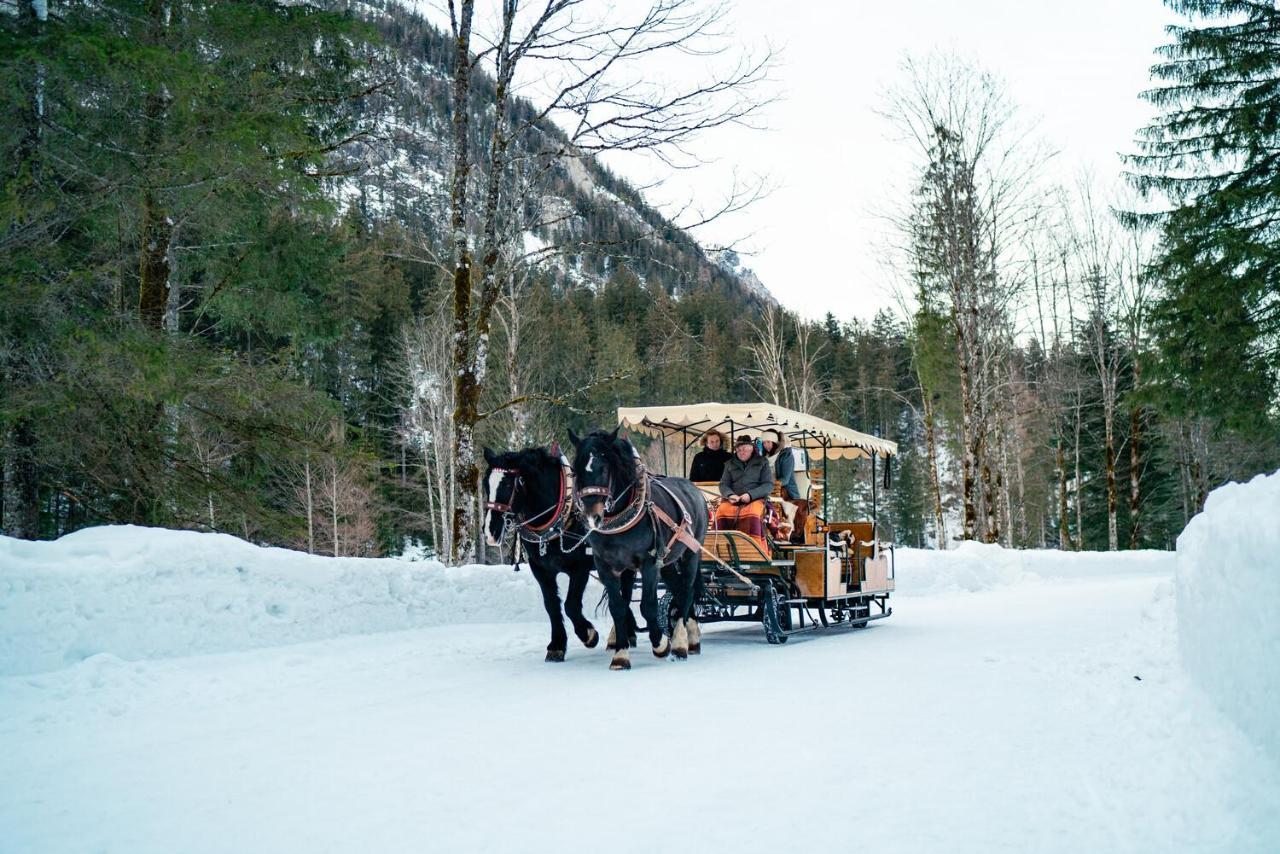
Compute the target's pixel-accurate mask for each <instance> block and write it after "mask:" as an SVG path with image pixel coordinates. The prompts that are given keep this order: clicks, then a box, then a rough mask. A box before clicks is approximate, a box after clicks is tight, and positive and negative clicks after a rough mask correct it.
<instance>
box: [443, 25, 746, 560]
mask: <svg viewBox="0 0 1280 854" xmlns="http://www.w3.org/2000/svg"><path fill="white" fill-rule="evenodd" d="M475 6H476V4H475V2H474V0H450V2H449V15H450V24H451V33H452V36H453V45H454V47H453V55H454V57H453V86H452V107H453V125H452V129H451V131H452V132H451V138H450V143H451V145H452V154H453V170H452V175H451V177H450V202H449V211H450V214H449V222H450V234H449V240H450V245H451V258H450V263H449V267H450V271H451V279H452V283H453V299H452V309H453V316H452V355H451V376H452V378H453V386H454V406H455V408H454V411H453V424H452V428H453V448H452V451H453V457H454V459H455V462H454V465H455V466H456V472H457V474H456V477H457V484H458V486H459V487H460V488H461V490H460V491H461V494H462V495H463V496H464V497H463V498H462V499H461V500H459V501H458V502H457V503H456V505H455V506H454V507H453V517H452V523H451V535H450V540H451V548H450V554H451V555H452V557H453V558H454V559H455V560H461V559H463V558H465V557H466V556H468V555H470V554H472V553H473V549H474V545H473V543H474V541H473V539H472V533H471V532H472V531H473V529H474V527H475V522H476V505H475V502H474V500H473V499H472V498H471V496H472V495H474V494H475V493H476V492H477V489H478V483H477V481H478V477H479V471H478V467H477V463H476V449H475V432H476V427H477V425H478V424H479V422H480V421H481V420H482V417H483V415H484V413H482V412H481V409H480V399H481V392H482V390H483V389H484V388H485V385H486V368H487V365H488V357H489V353H488V342H489V332H490V326H491V323H492V320H493V311H494V306H495V305H496V303H497V301H498V298H499V296H500V294H501V292H502V283H501V282H500V276H501V275H502V271H503V270H504V269H507V268H508V265H507V264H506V263H505V262H506V259H505V258H504V246H503V241H502V239H501V234H500V232H501V220H502V218H503V215H504V213H503V212H504V209H506V208H508V207H509V206H510V205H512V204H515V203H516V201H517V200H515V199H513V198H512V197H511V195H510V194H505V193H504V188H506V187H507V186H508V185H507V182H508V179H509V173H510V169H509V167H510V165H511V162H510V161H511V150H512V143H513V141H514V140H515V139H517V138H519V137H520V136H521V135H522V134H523V133H525V132H526V131H527V130H528V129H529V128H530V127H532V126H534V125H540V124H542V123H544V122H546V121H548V120H551V121H557V122H559V123H560V125H561V126H562V127H564V128H566V133H565V135H564V137H563V138H562V139H560V140H558V141H557V143H556V145H555V147H554V149H553V150H551V151H549V152H546V154H547V155H548V156H550V157H551V158H553V159H554V158H565V157H569V158H572V157H578V156H582V155H583V154H587V155H598V154H601V153H604V152H649V153H652V154H655V155H656V156H658V157H659V158H666V159H668V160H670V158H672V157H679V156H683V155H686V154H687V152H688V149H687V146H688V145H689V144H690V143H691V142H692V141H693V140H694V139H695V138H696V137H697V136H698V135H699V134H701V133H702V132H704V131H706V130H709V129H712V128H715V127H719V126H722V125H726V124H731V123H735V122H743V121H745V120H747V119H748V118H749V117H750V116H751V115H752V114H753V113H754V112H755V110H756V109H757V108H758V106H759V104H760V101H759V100H757V99H755V98H754V97H753V94H752V92H753V89H754V87H755V86H756V85H757V84H759V83H761V82H762V81H763V80H764V79H765V73H766V69H767V67H768V57H767V56H766V57H764V58H762V59H758V60H752V59H749V58H747V59H739V60H737V61H736V62H731V63H728V64H727V65H725V66H724V67H722V68H720V69H718V70H714V71H713V72H712V73H711V74H710V76H708V77H706V78H703V79H698V80H693V81H692V82H685V83H683V84H678V85H675V86H665V87H664V86H661V85H654V84H652V83H649V82H645V81H644V79H643V77H641V76H640V75H639V74H638V73H637V68H638V67H639V65H641V64H643V65H645V66H646V67H653V66H654V64H655V63H661V62H662V61H663V58H664V57H665V56H667V55H676V56H679V55H684V54H688V53H690V52H696V51H702V52H704V53H706V54H708V55H709V56H711V57H713V58H714V57H720V58H722V59H723V58H728V57H729V56H730V54H728V53H726V52H725V51H726V50H727V48H725V47H723V46H720V47H716V46H715V45H716V42H717V40H723V36H724V34H723V33H722V32H721V31H720V27H721V25H722V23H723V21H724V9H723V8H722V7H710V8H707V9H703V8H702V7H699V6H698V5H696V4H695V3H693V2H691V0H653V2H652V3H651V4H650V5H649V6H648V7H647V8H645V9H644V10H643V11H642V12H641V14H639V15H637V16H636V17H634V18H627V17H626V14H625V12H624V11H620V10H617V9H616V8H615V9H612V10H611V11H610V12H609V13H608V15H606V16H605V17H602V18H599V19H596V20H591V19H590V18H589V17H588V14H587V13H588V9H589V6H588V5H587V4H586V3H585V2H584V0H546V2H545V3H544V4H540V5H539V6H536V7H534V8H533V9H532V10H531V11H530V12H529V13H528V14H524V13H522V11H521V9H520V7H519V3H518V2H517V0H502V3H501V8H500V11H499V13H498V14H497V15H496V16H494V17H495V20H496V25H495V34H494V35H493V37H491V38H487V39H477V38H476V37H475V33H474V29H473V25H474V21H475V12H476V9H475ZM473 43H474V44H483V45H484V46H483V47H482V48H481V49H479V50H476V49H474V47H473ZM525 64H530V65H534V66H537V70H538V71H539V72H541V73H540V76H541V78H542V79H544V80H549V81H552V82H551V89H550V91H549V92H548V93H547V94H546V95H545V96H544V97H542V98H540V99H539V100H540V109H539V110H538V111H537V112H536V114H535V115H534V116H533V117H532V118H530V119H529V120H528V121H527V122H523V123H513V122H511V121H509V119H508V109H509V106H510V103H511V97H512V92H513V85H514V84H515V82H516V79H517V78H516V75H517V72H518V70H519V69H520V68H521V67H522V66H524V65H525ZM711 64H712V63H709V65H711ZM482 68H483V69H485V70H491V73H492V77H493V81H494V89H493V93H494V94H493V103H492V105H491V106H492V109H493V127H492V132H491V133H490V136H489V139H488V140H487V143H486V145H485V148H484V150H483V151H481V152H476V151H473V150H472V145H471V135H470V129H469V122H470V119H469V117H470V112H471V100H472V93H473V82H474V79H475V74H476V73H477V71H478V70H480V69H482ZM477 167H479V168H480V169H481V170H482V171H483V179H484V184H483V187H482V189H481V192H480V199H479V204H478V205H477V204H476V203H474V202H473V201H472V197H471V196H470V195H469V187H470V183H471V175H472V172H473V170H475V169H476V168H477ZM473 229H474V232H475V235H476V236H475V240H474V244H473V239H472V233H473ZM473 245H475V246H477V247H478V263H477V257H476V255H475V254H474V253H473V249H472V247H473ZM500 409H505V407H500ZM491 411H493V410H491Z"/></svg>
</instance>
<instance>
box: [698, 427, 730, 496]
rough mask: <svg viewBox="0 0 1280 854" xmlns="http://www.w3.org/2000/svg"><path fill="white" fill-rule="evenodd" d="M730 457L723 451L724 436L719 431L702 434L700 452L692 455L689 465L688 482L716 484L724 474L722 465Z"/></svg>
mask: <svg viewBox="0 0 1280 854" xmlns="http://www.w3.org/2000/svg"><path fill="white" fill-rule="evenodd" d="M732 456H733V454H731V453H729V452H728V451H726V450H725V449H724V434H723V433H721V432H720V431H719V430H708V431H707V432H705V433H703V434H702V450H701V451H698V453H696V454H694V455H693V462H692V463H691V464H690V465H689V480H691V481H693V482H694V483H711V482H716V483H718V482H719V481H720V477H721V476H722V475H723V474H724V464H725V463H727V462H729V458H730V457H732Z"/></svg>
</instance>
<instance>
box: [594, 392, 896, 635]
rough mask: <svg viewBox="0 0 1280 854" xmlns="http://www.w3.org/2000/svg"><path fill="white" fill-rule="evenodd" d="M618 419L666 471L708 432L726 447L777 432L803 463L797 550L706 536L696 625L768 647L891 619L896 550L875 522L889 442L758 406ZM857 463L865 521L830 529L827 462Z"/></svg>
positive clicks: (680, 409)
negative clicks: (650, 443)
mask: <svg viewBox="0 0 1280 854" xmlns="http://www.w3.org/2000/svg"><path fill="white" fill-rule="evenodd" d="M618 420H619V423H620V424H622V425H623V426H624V427H625V428H628V429H631V430H633V431H635V432H639V433H645V434H647V435H650V436H653V437H655V438H659V439H661V440H662V450H663V458H664V463H665V462H666V461H667V455H668V449H669V446H670V445H671V444H672V443H673V442H679V443H680V445H681V449H682V453H681V457H682V458H683V459H687V457H688V452H689V450H690V448H691V446H692V445H693V444H694V443H696V442H698V440H699V439H700V438H701V436H702V435H703V434H705V433H706V432H707V431H708V430H712V429H716V430H719V431H721V432H722V433H724V434H725V435H726V436H727V437H729V441H730V442H732V439H733V437H734V436H736V435H737V434H739V433H744V432H746V433H749V434H751V435H757V436H758V435H759V434H760V432H761V431H763V430H766V429H777V430H779V431H780V432H781V433H782V434H783V435H784V436H786V438H787V440H788V443H789V444H790V445H791V446H792V447H797V448H800V449H802V450H803V452H804V453H805V455H806V457H807V460H808V465H807V466H806V468H805V469H804V470H802V471H801V472H800V474H801V477H799V478H798V479H797V482H798V483H803V484H804V486H803V491H804V493H805V497H806V498H807V500H808V501H809V503H810V506H811V508H812V509H811V512H810V514H809V516H808V523H807V524H806V526H805V530H804V531H803V532H802V536H801V537H798V538H797V539H800V540H802V542H795V543H792V542H787V541H783V540H779V539H775V538H773V537H771V536H769V535H766V536H765V537H763V538H757V537H753V536H749V535H748V534H745V533H743V532H740V531H736V530H719V531H717V530H712V531H709V532H708V534H707V540H706V543H705V546H706V554H704V556H703V559H702V562H701V572H702V590H701V593H700V595H699V599H698V602H697V608H696V611H697V616H698V619H699V620H700V621H701V622H721V621H742V622H759V623H761V624H762V625H763V627H764V631H765V637H766V638H767V639H768V640H769V642H770V643H783V642H785V641H786V639H787V637H788V636H790V635H791V634H794V633H796V632H799V631H807V630H810V629H813V628H819V627H826V626H831V625H845V626H851V627H855V628H857V627H862V626H865V625H867V623H869V622H871V621H872V620H878V619H883V618H885V617H888V616H889V615H890V614H891V613H892V612H893V609H892V608H891V607H890V606H889V596H890V594H891V593H892V592H893V590H894V547H893V543H892V536H890V535H887V530H886V526H884V525H882V524H881V523H880V522H879V520H878V516H879V513H878V509H879V507H878V500H879V487H880V484H879V483H878V477H879V472H883V473H884V474H885V478H884V480H885V486H886V487H887V485H888V480H889V478H888V476H887V475H888V471H889V466H890V460H891V459H892V457H893V456H894V455H896V453H897V445H896V444H895V443H893V442H890V441H887V440H884V439H880V438H878V437H875V436H870V435H867V434H864V433H859V432H857V431H854V430H851V429H849V428H847V427H842V426H840V425H838V424H834V423H833V422H829V421H825V420H823V419H819V418H815V417H813V416H809V415H806V414H804V413H800V412H796V411H794V410H789V409H786V408H784V407H779V406H775V405H773V404H764V403H755V404H719V403H701V404H694V405H691V406H660V407H635V408H622V409H619V410H618ZM858 458H869V459H870V460H871V480H872V514H871V515H872V518H871V519H870V520H866V521H853V522H839V521H830V520H829V514H828V502H827V496H826V482H827V462H828V460H831V459H858ZM880 461H883V462H882V465H880V466H877V463H878V462H880ZM681 473H683V471H682V472H681ZM698 486H699V487H700V488H702V490H703V492H704V494H706V496H707V498H708V503H709V505H712V506H714V504H715V503H716V502H718V501H719V500H720V498H719V493H718V484H714V483H700V484H698ZM774 492H775V497H774V500H780V492H779V489H778V485H777V484H775V490H774ZM713 513H714V511H713ZM665 610H666V609H665V608H663V609H662V612H663V613H664V614H665Z"/></svg>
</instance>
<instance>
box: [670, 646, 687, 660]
mask: <svg viewBox="0 0 1280 854" xmlns="http://www.w3.org/2000/svg"><path fill="white" fill-rule="evenodd" d="M671 654H672V655H674V656H675V657H676V658H678V659H680V660H681V661H684V660H685V659H687V658H688V657H689V650H688V649H686V648H685V647H682V646H673V647H672V648H671Z"/></svg>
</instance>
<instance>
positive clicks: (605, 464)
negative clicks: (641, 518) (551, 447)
mask: <svg viewBox="0 0 1280 854" xmlns="http://www.w3.org/2000/svg"><path fill="white" fill-rule="evenodd" d="M569 439H570V441H572V442H573V445H574V447H575V448H576V449H577V453H575V454H574V458H573V478H574V483H575V484H576V485H577V491H576V494H575V496H574V500H575V501H576V503H577V505H578V509H579V511H580V512H581V513H582V517H583V520H584V521H585V522H586V524H587V527H588V528H589V529H591V530H595V529H596V528H598V527H600V524H601V523H602V522H603V521H604V518H605V516H606V515H609V514H610V513H611V512H612V511H614V510H615V509H616V508H617V507H618V506H619V505H620V504H622V503H624V501H625V498H626V496H627V495H628V494H630V491H631V489H632V487H633V486H634V485H635V480H636V474H637V470H636V455H635V449H634V448H632V447H631V442H629V441H628V440H627V439H625V438H619V437H618V430H617V429H616V428H615V429H614V430H613V432H612V433H606V432H605V431H604V430H596V431H595V432H593V433H589V434H587V435H586V436H578V435H577V434H576V433H574V432H573V431H572V430H570V431H569Z"/></svg>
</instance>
